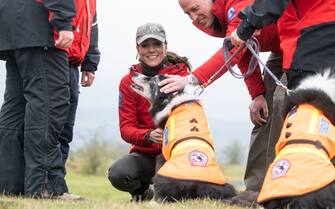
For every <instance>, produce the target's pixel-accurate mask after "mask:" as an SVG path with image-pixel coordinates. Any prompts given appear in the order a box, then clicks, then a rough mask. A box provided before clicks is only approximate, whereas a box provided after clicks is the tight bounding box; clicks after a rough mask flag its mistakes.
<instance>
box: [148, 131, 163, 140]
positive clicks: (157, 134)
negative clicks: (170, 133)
mask: <svg viewBox="0 0 335 209" xmlns="http://www.w3.org/2000/svg"><path fill="white" fill-rule="evenodd" d="M163 133H164V131H163V129H161V128H156V129H154V130H152V131H151V132H150V134H149V137H148V140H149V141H151V142H153V143H156V144H162V142H163Z"/></svg>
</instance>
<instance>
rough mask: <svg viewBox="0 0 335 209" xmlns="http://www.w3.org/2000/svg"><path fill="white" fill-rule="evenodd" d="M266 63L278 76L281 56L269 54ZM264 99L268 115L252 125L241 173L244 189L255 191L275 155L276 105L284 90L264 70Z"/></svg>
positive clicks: (281, 72)
mask: <svg viewBox="0 0 335 209" xmlns="http://www.w3.org/2000/svg"><path fill="white" fill-rule="evenodd" d="M266 65H267V66H268V67H269V69H270V70H271V72H272V73H273V74H274V75H275V76H276V77H277V78H281V77H282V75H283V71H282V57H281V55H275V54H273V53H272V54H271V55H270V57H269V59H268V61H267V63H266ZM263 80H264V86H265V95H264V96H265V99H266V101H267V105H268V109H269V117H268V119H267V122H266V123H265V124H264V125H263V126H259V125H255V126H254V128H253V129H252V132H251V137H250V145H249V152H248V159H247V165H246V170H245V175H244V182H245V186H246V190H252V191H256V192H258V191H259V190H260V189H261V186H262V184H263V180H264V178H265V174H266V171H267V167H268V162H270V163H271V162H272V160H273V159H274V156H275V152H274V150H275V144H276V142H277V139H278V138H277V135H278V137H279V134H280V131H281V124H279V123H278V121H281V120H282V119H281V115H280V113H279V112H280V111H279V109H278V108H280V107H281V105H278V104H279V103H280V104H281V102H282V100H283V98H284V96H285V91H284V90H283V89H281V88H280V87H277V85H276V83H275V81H274V80H273V79H272V77H271V76H270V75H269V74H268V73H265V75H264V78H263Z"/></svg>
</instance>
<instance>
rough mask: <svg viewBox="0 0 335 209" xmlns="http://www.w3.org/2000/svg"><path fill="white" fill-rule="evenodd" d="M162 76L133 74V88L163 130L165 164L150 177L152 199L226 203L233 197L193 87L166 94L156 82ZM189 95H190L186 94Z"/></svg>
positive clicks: (161, 78)
mask: <svg viewBox="0 0 335 209" xmlns="http://www.w3.org/2000/svg"><path fill="white" fill-rule="evenodd" d="M163 79H165V77H164V76H163V75H157V76H155V77H147V76H144V75H142V74H136V75H134V77H133V84H132V88H133V90H134V91H135V92H137V93H138V94H140V95H142V96H143V97H145V98H146V99H147V100H148V101H149V102H150V103H151V108H150V112H151V113H152V115H153V118H154V121H155V123H156V124H157V125H158V126H159V127H161V128H162V129H164V139H163V144H162V153H163V156H164V158H165V161H164V163H163V164H162V165H161V167H160V168H159V170H158V171H157V173H156V175H155V177H154V178H153V183H154V191H155V199H156V200H159V201H177V200H182V199H195V198H210V199H220V200H225V199H228V198H231V197H233V196H234V195H236V192H235V189H234V188H233V186H232V185H230V184H228V183H227V182H226V180H225V178H224V176H223V174H222V172H221V170H220V168H219V166H218V164H217V161H216V159H215V153H214V143H213V140H212V137H211V134H210V131H209V128H208V124H207V119H206V116H205V114H204V112H203V109H202V106H201V104H200V102H199V98H198V97H197V96H195V95H194V94H193V90H194V87H191V86H186V87H185V89H184V90H183V91H178V92H174V93H171V94H165V93H162V92H160V87H159V86H158V83H159V82H160V81H161V80H163ZM189 92H192V93H189Z"/></svg>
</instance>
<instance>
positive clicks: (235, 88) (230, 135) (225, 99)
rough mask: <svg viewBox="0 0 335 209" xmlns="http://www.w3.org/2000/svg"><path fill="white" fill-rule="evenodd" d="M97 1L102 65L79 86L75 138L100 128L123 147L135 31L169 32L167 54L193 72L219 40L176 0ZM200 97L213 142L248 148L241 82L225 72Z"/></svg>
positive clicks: (0, 74)
mask: <svg viewBox="0 0 335 209" xmlns="http://www.w3.org/2000/svg"><path fill="white" fill-rule="evenodd" d="M97 1H98V8H97V11H98V22H99V46H100V51H101V63H100V65H99V69H98V72H97V73H96V79H95V83H94V85H93V86H92V87H90V88H81V94H80V101H79V108H78V114H77V116H78V117H77V121H76V127H75V136H76V137H77V138H80V137H79V136H84V135H86V134H87V133H89V132H91V131H93V130H99V133H100V134H102V135H104V136H106V137H107V138H110V139H111V140H115V141H116V142H121V143H123V142H122V140H121V139H120V135H119V129H118V113H117V104H118V102H117V100H118V85H119V82H120V80H121V78H122V77H123V76H124V75H125V74H126V73H127V72H128V68H129V67H130V66H131V65H132V64H134V63H137V60H136V48H135V46H136V45H135V32H136V28H137V27H138V26H139V25H142V24H144V23H147V22H158V23H161V24H162V25H163V26H164V28H165V30H166V33H167V40H168V50H171V51H174V52H177V53H178V54H180V55H183V56H187V57H188V58H189V60H190V61H191V63H192V65H193V67H194V68H196V67H197V66H199V65H200V64H202V63H203V62H204V61H205V60H207V59H208V58H209V57H210V56H211V55H212V54H214V53H215V52H216V51H217V50H218V49H219V48H220V47H221V45H222V39H219V38H214V37H210V36H208V35H206V34H204V33H203V32H201V31H199V30H198V29H196V28H195V27H194V26H193V25H192V24H191V20H190V19H189V18H188V16H187V15H185V14H184V13H183V11H182V9H181V8H180V7H179V4H178V1H177V0H160V1H159V0H140V1H136V0H135V1H115V0H97ZM0 69H1V72H0V78H1V79H0V85H1V87H0V94H1V95H3V90H4V80H5V79H4V78H5V70H4V62H0ZM201 97H202V99H203V104H204V108H205V111H206V113H207V116H208V119H209V125H210V127H212V129H213V135H214V140H215V141H216V144H220V146H221V145H222V144H225V143H226V142H228V141H229V140H235V139H238V140H240V141H242V142H243V143H244V144H248V142H249V135H250V131H251V127H252V125H251V123H250V122H249V112H248V105H249V103H250V97H249V95H248V93H247V90H246V87H245V85H244V82H243V80H239V79H236V78H234V77H233V76H232V75H230V74H229V73H226V74H225V75H224V76H222V77H221V78H220V79H219V80H217V81H216V82H215V83H214V84H212V85H211V86H209V87H208V88H207V89H206V90H205V91H204V93H203V94H202V96H201ZM0 102H2V96H1V99H0ZM78 144H80V139H78V140H76V139H74V142H73V145H74V146H76V145H78ZM219 149H221V148H219Z"/></svg>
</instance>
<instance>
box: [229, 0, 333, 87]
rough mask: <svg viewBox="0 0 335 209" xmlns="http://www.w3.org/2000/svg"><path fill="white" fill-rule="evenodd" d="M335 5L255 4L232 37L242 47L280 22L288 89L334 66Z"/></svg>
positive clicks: (324, 1) (319, 0) (321, 0)
mask: <svg viewBox="0 0 335 209" xmlns="http://www.w3.org/2000/svg"><path fill="white" fill-rule="evenodd" d="M334 14H335V1H333V0H311V1H303V0H280V1H275V0H266V1H263V0H256V1H255V2H254V4H253V5H251V6H249V7H247V8H245V9H244V10H243V11H241V13H240V14H239V16H240V17H241V19H242V20H243V21H242V22H241V24H240V25H239V27H238V29H237V31H236V32H235V33H233V43H234V44H235V45H236V46H240V45H241V44H243V43H244V41H245V40H247V39H249V38H250V37H251V36H252V35H253V33H254V31H255V30H257V29H260V28H263V27H265V26H266V25H268V24H271V23H272V22H275V21H278V32H279V37H280V41H281V43H280V45H281V48H282V50H283V68H284V70H286V71H288V72H287V82H288V87H289V88H294V87H295V86H296V85H297V84H299V81H300V80H301V79H302V78H304V77H306V76H308V75H310V74H314V73H315V72H319V71H322V70H324V69H326V68H329V67H332V66H335V59H334V55H335V39H334V38H333V37H334V35H335V16H334Z"/></svg>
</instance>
